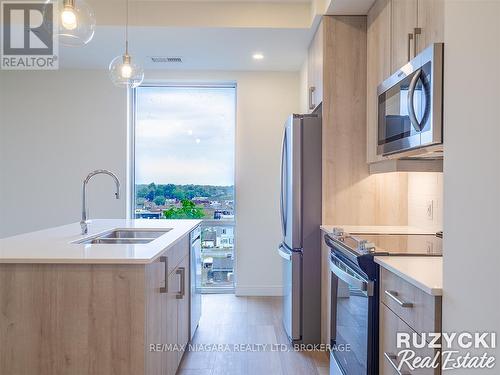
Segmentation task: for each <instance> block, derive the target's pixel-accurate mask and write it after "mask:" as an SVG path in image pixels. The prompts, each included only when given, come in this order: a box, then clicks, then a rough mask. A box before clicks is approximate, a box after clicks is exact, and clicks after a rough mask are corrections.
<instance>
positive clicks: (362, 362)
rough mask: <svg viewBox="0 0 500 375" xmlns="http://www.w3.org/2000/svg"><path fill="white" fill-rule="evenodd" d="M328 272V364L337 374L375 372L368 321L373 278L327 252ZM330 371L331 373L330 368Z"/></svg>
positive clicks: (373, 305)
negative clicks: (329, 350)
mask: <svg viewBox="0 0 500 375" xmlns="http://www.w3.org/2000/svg"><path fill="white" fill-rule="evenodd" d="M330 271H331V272H332V304H333V305H332V317H331V319H332V320H331V321H332V341H333V342H332V344H333V345H332V347H333V350H332V360H333V361H334V363H333V362H332V365H335V367H336V368H338V369H340V370H341V374H360V375H361V374H375V373H376V370H377V363H378V362H377V360H376V358H373V356H372V355H371V353H373V352H374V350H373V349H374V348H373V345H374V344H376V343H373V340H374V339H376V335H374V334H373V332H372V331H373V329H374V328H376V324H375V323H376V322H374V321H372V320H373V317H374V309H376V298H375V293H374V292H375V291H374V282H373V281H371V280H368V278H367V277H366V275H364V274H363V273H362V272H361V271H360V270H357V269H356V268H354V267H351V266H350V265H348V264H347V263H346V262H345V261H343V260H342V259H340V258H339V257H338V256H336V255H334V254H331V256H330ZM331 373H333V374H335V372H334V371H331Z"/></svg>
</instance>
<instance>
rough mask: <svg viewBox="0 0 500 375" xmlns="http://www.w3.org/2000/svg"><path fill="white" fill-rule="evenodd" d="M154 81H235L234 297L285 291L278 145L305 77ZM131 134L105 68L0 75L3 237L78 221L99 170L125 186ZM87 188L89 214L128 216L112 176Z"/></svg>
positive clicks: (168, 77)
mask: <svg viewBox="0 0 500 375" xmlns="http://www.w3.org/2000/svg"><path fill="white" fill-rule="evenodd" d="M147 78H148V79H149V80H151V79H152V80H163V81H171V82H174V81H181V82H191V83H193V82H196V83H203V82H228V81H231V82H236V83H237V105H238V110H237V113H238V118H237V131H236V150H237V153H236V208H237V233H236V247H237V249H236V251H237V260H236V263H237V264H236V267H237V268H236V274H237V293H239V294H254V295H276V294H281V291H282V281H281V262H280V258H279V256H278V255H277V252H276V246H277V244H278V243H279V240H280V223H279V214H278V212H279V207H278V196H279V160H280V146H281V143H280V142H281V136H282V126H283V123H284V121H285V118H286V116H287V115H288V114H289V113H292V112H297V111H298V109H299V73H278V72H228V73H223V72H158V71H157V72H154V75H151V74H149V75H147ZM126 132H127V125H126V95H125V91H124V90H120V89H117V88H115V87H113V86H112V85H111V83H110V82H109V80H108V77H107V75H106V72H105V71H81V70H68V71H58V72H48V73H43V72H0V182H1V183H0V189H1V190H0V207H1V210H2V211H1V213H0V237H5V236H8V235H13V234H16V233H22V232H28V231H33V230H36V229H41V228H47V227H51V226H55V225H60V224H64V223H68V222H76V221H78V220H79V215H80V209H81V208H80V207H81V202H80V194H81V182H82V179H83V178H84V176H85V175H86V174H87V173H88V172H89V171H91V170H93V169H97V168H108V169H110V170H113V171H115V172H116V173H117V174H118V176H119V177H120V180H121V181H122V183H123V185H125V176H126ZM89 187H90V188H89V192H90V194H89V206H90V212H91V217H94V218H96V217H124V216H125V211H126V210H125V196H123V197H122V199H121V200H120V201H116V200H114V198H113V184H112V181H111V180H110V179H108V178H107V177H106V176H99V177H98V178H96V180H95V181H94V182H93V183H92V184H91V185H90V186H89ZM123 188H125V186H123Z"/></svg>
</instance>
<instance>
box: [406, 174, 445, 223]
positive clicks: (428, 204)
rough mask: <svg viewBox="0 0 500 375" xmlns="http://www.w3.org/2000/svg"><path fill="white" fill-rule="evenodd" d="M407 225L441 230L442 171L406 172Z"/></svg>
mask: <svg viewBox="0 0 500 375" xmlns="http://www.w3.org/2000/svg"><path fill="white" fill-rule="evenodd" d="M408 225H410V226H415V227H419V228H422V229H428V230H433V231H438V230H443V174H442V173H416V172H413V173H408Z"/></svg>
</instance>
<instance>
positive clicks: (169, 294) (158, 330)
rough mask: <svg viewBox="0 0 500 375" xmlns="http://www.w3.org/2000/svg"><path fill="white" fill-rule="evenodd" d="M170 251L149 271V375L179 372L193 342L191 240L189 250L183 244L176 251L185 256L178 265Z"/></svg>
mask: <svg viewBox="0 0 500 375" xmlns="http://www.w3.org/2000/svg"><path fill="white" fill-rule="evenodd" d="M183 245H184V242H181V243H180V246H183ZM176 246H179V245H176ZM179 250H180V251H179ZM170 251H171V250H168V251H167V252H165V253H164V254H162V255H161V256H160V257H159V258H158V260H157V261H156V262H154V263H152V264H150V265H148V266H147V270H146V279H147V283H146V285H148V290H147V301H146V332H147V334H146V336H147V339H146V340H147V343H146V344H147V351H146V374H147V375H175V373H176V372H177V368H178V367H179V364H180V362H181V360H182V356H183V354H184V349H185V347H186V345H187V343H188V341H189V280H190V278H189V247H188V243H187V242H186V244H185V251H184V246H183V248H182V249H177V252H175V251H174V252H172V254H176V255H180V256H182V259H181V260H180V262H179V263H178V264H177V265H172V264H170V263H171V257H169V256H168V255H169V253H170ZM174 258H175V257H174Z"/></svg>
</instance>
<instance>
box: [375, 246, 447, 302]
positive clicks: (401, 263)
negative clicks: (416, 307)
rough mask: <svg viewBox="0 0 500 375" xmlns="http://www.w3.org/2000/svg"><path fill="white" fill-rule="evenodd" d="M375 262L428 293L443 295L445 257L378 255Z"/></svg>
mask: <svg viewBox="0 0 500 375" xmlns="http://www.w3.org/2000/svg"><path fill="white" fill-rule="evenodd" d="M375 262H376V263H378V264H380V266H381V267H384V268H385V269H387V270H389V271H391V272H393V273H395V274H396V275H398V276H399V277H401V278H402V279H404V280H406V281H408V282H409V283H410V284H412V285H414V286H416V287H417V288H419V289H421V290H423V291H424V292H425V293H427V294H430V295H432V296H442V295H443V257H422V256H376V257H375Z"/></svg>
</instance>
